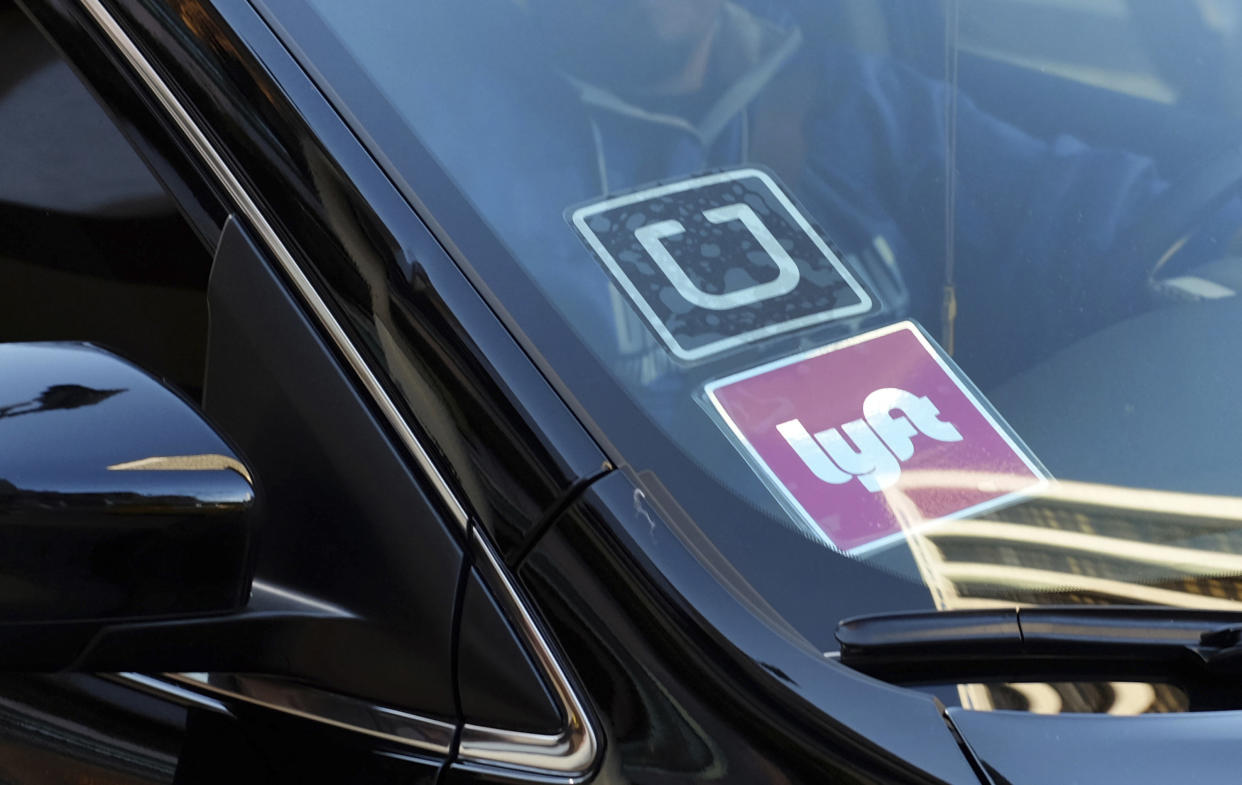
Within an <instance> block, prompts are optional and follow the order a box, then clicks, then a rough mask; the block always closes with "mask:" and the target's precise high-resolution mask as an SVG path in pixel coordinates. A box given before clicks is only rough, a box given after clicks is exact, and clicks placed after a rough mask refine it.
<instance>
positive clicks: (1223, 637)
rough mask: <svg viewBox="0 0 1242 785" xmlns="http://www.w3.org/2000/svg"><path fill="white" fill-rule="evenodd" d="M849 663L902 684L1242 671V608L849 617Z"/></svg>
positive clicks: (1197, 676)
mask: <svg viewBox="0 0 1242 785" xmlns="http://www.w3.org/2000/svg"><path fill="white" fill-rule="evenodd" d="M836 637H837V641H838V642H839V643H840V644H841V651H840V661H841V663H842V664H844V665H848V666H849V667H851V668H854V669H856V670H859V671H862V672H864V673H867V674H870V675H872V676H875V677H877V678H881V679H887V680H889V681H895V682H898V683H918V682H947V681H954V680H963V681H972V680H981V679H996V678H1006V679H1013V680H1023V679H1026V680H1030V679H1041V680H1042V679H1050V680H1057V681H1070V680H1073V679H1076V678H1084V677H1087V678H1090V677H1104V678H1107V679H1109V680H1117V679H1120V678H1123V677H1125V676H1137V677H1143V678H1150V677H1156V678H1168V679H1171V680H1192V681H1200V680H1203V679H1205V678H1207V679H1211V680H1218V679H1220V678H1222V677H1230V678H1232V677H1234V676H1242V613H1224V612H1219V611H1203V610H1189V609H1181V608H1163V607H1135V606H1090V605H1076V606H1057V607H1037V608H1011V609H997V610H949V611H929V612H925V611H916V612H907V613H889V614H877V615H872V616H859V617H856V618H852V619H846V620H845V621H842V622H841V623H840V624H839V625H838V626H837V633H836Z"/></svg>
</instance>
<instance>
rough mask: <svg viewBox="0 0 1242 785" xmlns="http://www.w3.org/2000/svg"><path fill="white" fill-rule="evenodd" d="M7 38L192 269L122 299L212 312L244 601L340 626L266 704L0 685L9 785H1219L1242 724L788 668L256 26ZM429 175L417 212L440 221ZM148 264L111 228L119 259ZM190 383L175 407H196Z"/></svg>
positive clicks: (262, 679) (813, 654)
mask: <svg viewBox="0 0 1242 785" xmlns="http://www.w3.org/2000/svg"><path fill="white" fill-rule="evenodd" d="M22 6H23V10H24V11H25V13H26V14H27V15H28V17H29V19H30V20H31V21H32V22H33V23H34V24H35V25H37V26H38V29H39V31H40V32H41V34H42V35H44V36H45V37H46V38H47V39H48V40H50V41H51V42H52V43H53V44H54V45H55V46H56V47H57V48H58V49H59V50H60V52H61V53H62V54H63V56H64V58H65V59H67V60H68V61H69V62H70V63H72V65H73V66H74V68H75V69H76V70H77V72H78V73H79V74H80V75H81V77H82V78H83V80H84V81H85V82H86V83H88V84H89V86H90V87H91V89H92V90H93V91H94V92H95V94H96V95H97V97H98V98H99V100H100V102H101V103H102V104H103V105H104V106H106V107H107V109H108V111H109V112H110V113H111V115H112V117H113V118H114V120H115V122H116V123H117V125H118V126H119V127H120V128H121V129H122V130H123V131H124V132H125V134H126V136H127V137H128V139H129V141H130V142H131V143H132V144H133V145H134V146H135V148H136V149H137V150H138V151H139V152H140V154H141V155H142V157H143V159H144V160H145V161H146V163H147V164H148V165H149V166H150V167H151V170H152V171H153V172H154V173H155V175H156V176H157V177H158V178H159V180H160V182H161V183H162V185H163V188H164V189H165V191H166V193H167V194H168V195H169V197H170V198H171V200H172V201H173V203H175V207H176V210H177V212H179V213H180V215H181V216H183V217H184V218H185V220H186V222H187V223H188V225H189V227H191V229H192V234H191V236H192V239H193V242H194V243H197V244H198V247H197V248H189V247H188V246H186V247H184V248H181V249H179V250H178V249H177V248H176V247H173V248H168V247H166V246H160V248H159V249H157V251H156V252H154V253H152V254H151V256H152V257H153V258H155V259H157V260H158V259H161V258H162V259H163V262H164V263H165V264H166V265H167V267H161V266H160V265H158V264H149V265H146V266H145V267H144V266H143V265H136V266H135V268H134V269H126V268H125V266H124V264H121V265H120V267H121V268H122V269H121V271H120V272H119V273H117V276H116V277H120V278H124V277H125V276H130V277H131V278H132V277H134V276H137V277H138V278H139V279H140V280H146V281H151V280H154V281H159V282H163V283H169V282H171V283H172V284H175V285H177V286H180V287H181V288H183V289H190V290H200V289H201V291H202V292H203V293H204V294H205V298H206V299H205V303H206V305H207V306H208V308H209V312H210V327H209V331H207V332H206V333H205V335H204V338H203V344H202V353H203V355H204V356H205V361H206V369H207V370H206V373H205V375H204V376H203V377H202V379H201V380H200V381H201V385H202V390H201V394H202V402H203V408H204V410H205V411H206V413H207V415H208V417H209V418H210V419H211V421H212V422H213V423H214V424H215V425H216V427H217V428H219V430H220V431H221V432H222V433H223V434H225V435H226V436H227V437H228V438H229V439H231V440H232V441H233V442H234V443H235V444H236V445H237V446H238V447H239V449H240V450H241V452H242V453H243V454H244V455H245V456H246V458H247V459H248V460H249V462H250V465H251V467H252V468H253V470H254V472H255V477H256V481H257V490H258V492H259V494H260V497H261V499H262V502H263V505H264V509H265V515H266V517H265V520H264V524H263V530H262V535H261V542H260V545H259V549H258V552H257V556H256V558H257V567H256V592H258V593H260V594H263V593H268V594H272V595H279V596H284V597H287V598H290V601H291V602H297V603H302V604H303V605H305V606H308V607H320V606H322V607H328V608H331V609H337V610H341V609H343V610H344V611H346V612H347V613H348V614H349V615H351V616H352V617H354V618H356V619H358V620H360V623H358V624H355V625H351V626H350V627H349V628H348V630H347V631H345V632H343V633H340V634H337V633H335V632H332V633H331V634H324V633H323V631H322V630H320V631H319V632H316V629H315V628H312V627H308V628H307V631H306V632H305V633H304V634H298V635H296V636H290V637H289V638H288V639H286V640H282V641H279V642H277V643H274V644H272V645H274V646H281V647H284V648H281V649H280V650H278V651H274V652H269V654H272V655H273V656H279V657H281V658H282V659H283V660H284V661H285V662H284V665H285V667H284V669H283V673H282V675H281V676H280V677H279V678H277V677H273V676H272V675H270V674H267V675H264V674H257V675H247V674H220V675H214V676H211V677H207V676H206V675H204V674H190V675H183V676H140V675H136V674H132V673H124V674H116V675H101V676H87V675H74V676H67V677H57V678H37V679H36V678H34V677H19V676H12V677H6V679H5V683H4V689H3V695H4V697H3V705H2V706H0V709H2V711H0V717H2V721H3V729H4V735H5V736H6V739H7V740H6V741H4V742H3V747H0V749H3V757H0V765H3V766H4V768H3V769H0V771H3V772H4V774H6V775H8V776H9V777H10V778H12V779H14V780H16V781H28V782H56V781H64V780H66V779H67V778H69V777H70V776H76V775H77V774H80V773H83V772H85V773H88V774H94V775H97V776H99V777H101V778H104V777H110V778H111V780H104V781H117V782H157V781H169V780H175V781H176V782H182V783H197V782H204V783H206V782H376V783H380V782H384V783H388V782H427V783H430V782H433V781H435V782H439V781H444V782H450V781H451V782H462V783H465V782H501V781H503V782H547V783H551V782H560V783H570V782H586V781H591V782H600V783H622V782H643V783H646V782H670V783H671V782H705V781H724V782H731V783H750V782H757V781H758V782H807V783H810V782H822V781H832V782H835V781H842V782H893V783H897V782H912V783H913V782H950V783H975V782H980V781H982V782H997V783H1000V782H1013V783H1043V782H1064V781H1069V780H1070V779H1072V778H1079V779H1083V780H1089V781H1102V780H1110V779H1116V780H1124V781H1128V782H1139V781H1150V782H1165V781H1169V780H1172V779H1175V778H1180V777H1184V776H1187V772H1190V771H1193V772H1194V776H1196V777H1199V778H1213V779H1215V778H1220V777H1227V776H1230V775H1231V774H1233V773H1234V772H1236V770H1237V764H1238V762H1239V760H1238V759H1239V754H1238V752H1236V745H1235V744H1233V743H1232V742H1231V741H1230V739H1231V738H1232V736H1233V735H1234V729H1235V728H1236V727H1237V726H1238V725H1239V724H1242V719H1240V718H1239V716H1238V715H1237V714H1234V713H1230V712H1220V713H1213V714H1204V715H1199V716H1197V717H1195V718H1194V719H1193V720H1190V719H1187V718H1185V717H1180V716H1177V715H1173V716H1171V717H1168V718H1110V717H1098V716H1091V717H1081V718H1061V717H1048V718H1045V717H1037V716H1033V715H1006V714H1003V713H998V714H982V713H974V712H969V711H963V710H958V709H953V710H948V711H946V710H945V709H944V707H943V706H941V705H940V704H939V703H938V702H937V701H936V700H935V699H934V698H933V697H931V696H930V695H926V694H923V693H917V692H913V691H909V690H905V689H899V688H895V687H891V686H889V685H886V684H883V683H881V682H878V681H875V680H872V679H870V678H867V677H865V676H863V675H861V674H859V673H856V672H854V671H851V670H849V669H847V668H845V667H842V666H840V665H839V664H838V663H836V662H833V661H831V659H829V658H825V657H824V656H823V654H822V653H821V652H819V651H816V650H814V649H813V648H809V647H799V646H797V645H795V643H793V642H792V636H788V635H786V631H785V630H783V629H782V628H781V625H780V622H779V620H777V619H774V618H773V617H771V616H767V615H765V608H764V606H763V603H762V600H761V598H758V597H755V596H750V595H748V594H747V593H746V591H745V589H744V587H741V586H739V585H738V584H737V583H735V582H734V581H733V580H732V579H733V576H731V575H730V574H729V573H728V570H727V565H725V564H724V563H723V562H722V561H720V560H716V559H713V554H712V552H711V546H710V544H709V543H708V542H707V540H706V538H704V537H701V536H699V535H697V534H696V528H695V525H694V523H693V522H692V521H688V520H682V519H681V518H679V516H678V512H677V509H676V507H675V505H673V504H670V503H669V501H670V500H664V499H651V498H648V497H647V495H646V494H645V493H644V492H642V491H640V490H639V489H638V488H637V486H636V484H635V483H634V477H633V474H632V471H631V469H630V468H629V467H627V466H625V465H624V463H623V462H622V461H621V460H620V456H617V455H615V454H614V451H613V450H612V449H611V447H610V446H609V444H608V443H607V441H606V439H605V437H604V435H603V434H602V433H600V432H599V431H598V429H596V428H595V427H594V426H593V425H592V423H591V422H590V419H589V417H588V416H587V415H586V413H585V412H582V411H575V409H574V407H573V406H572V405H570V404H569V403H567V400H568V399H569V396H567V395H564V394H563V390H562V389H561V387H560V383H559V381H558V380H557V379H556V377H555V375H554V374H552V372H551V371H550V369H549V368H547V367H546V366H545V365H544V364H543V363H542V362H541V360H539V359H538V357H537V355H536V354H535V353H534V352H533V351H532V350H531V349H530V347H528V346H527V345H526V344H525V342H524V339H523V337H522V336H521V335H520V334H516V333H515V332H514V331H512V330H511V329H510V326H509V320H508V319H507V318H506V314H505V312H504V310H503V306H502V304H501V302H500V300H499V299H498V298H497V297H495V296H494V293H491V292H488V291H486V290H484V289H483V287H482V285H481V283H480V282H478V281H475V280H472V279H471V277H470V276H469V275H468V274H467V273H466V272H463V271H464V270H469V269H470V267H469V265H468V264H467V263H466V262H467V260H463V259H460V258H456V251H455V249H456V247H457V246H456V244H455V243H454V241H453V238H452V237H450V236H448V235H447V234H446V233H445V232H444V231H443V230H442V229H441V228H440V227H441V225H442V220H441V219H438V217H437V216H436V215H430V214H427V213H426V212H425V211H424V210H423V209H422V207H421V202H420V200H419V199H418V198H417V194H408V193H403V192H402V191H401V190H400V189H398V187H397V186H395V185H394V183H393V182H392V181H391V180H390V179H389V178H388V177H387V176H386V175H385V174H384V171H383V169H382V168H381V167H380V166H379V165H378V164H377V163H376V161H375V160H374V159H373V158H372V157H371V155H370V154H369V153H368V151H367V149H366V147H365V146H364V145H363V144H362V142H360V141H359V139H358V138H357V137H356V136H355V134H354V133H353V132H352V131H351V130H350V126H349V125H348V124H347V122H346V120H345V119H343V118H342V117H341V115H340V114H338V112H337V111H336V109H334V107H333V105H332V103H331V102H330V101H329V99H328V98H327V97H325V95H324V94H323V93H322V92H321V91H320V89H319V88H318V87H317V86H316V82H315V79H314V75H313V74H310V73H308V72H307V71H306V70H305V69H304V68H303V66H302V65H301V64H300V62H299V59H298V57H297V56H296V53H294V52H291V51H290V50H289V49H288V48H286V46H285V45H284V44H283V43H282V41H281V39H280V38H279V37H278V35H277V34H276V32H274V31H273V29H272V28H271V27H270V26H269V24H268V22H267V21H265V19H264V18H263V16H262V15H261V14H260V13H259V12H258V11H257V10H256V9H255V7H253V6H252V5H251V4H249V3H247V2H245V0H217V2H199V1H198V0H174V2H169V3H164V2H153V1H151V2H148V1H147V0H114V1H107V0H42V1H40V0H23V2H22ZM413 154H419V151H414V153H413ZM423 154H424V155H425V153H423ZM426 169H427V172H428V177H427V178H426V179H425V180H424V181H423V182H421V183H420V184H419V188H421V189H425V191H427V192H430V191H433V190H436V189H441V190H445V189H446V188H447V185H446V183H445V182H443V181H441V180H437V178H436V176H435V175H434V167H432V166H427V167H426ZM460 209H461V210H466V209H467V208H466V206H465V205H464V204H462V205H461V206H460ZM143 231H145V229H144V228H143V226H142V225H138V224H135V225H134V229H133V231H132V232H130V233H128V236H127V232H126V231H125V227H123V226H122V228H121V231H120V232H119V233H118V234H119V236H120V239H119V240H118V239H114V240H113V241H112V242H113V243H114V245H113V254H114V256H115V257H116V258H118V259H122V260H123V259H125V258H127V248H126V247H125V242H127V241H128V242H133V243H137V244H141V242H143V240H142V235H141V232H143ZM498 252H499V250H498ZM173 253H184V256H185V259H186V262H185V265H184V268H183V269H178V264H179V259H177V258H171V257H169V256H168V254H173ZM161 254H164V256H161ZM198 257H202V258H204V259H209V261H210V264H209V265H203V264H201V263H195V262H193V261H191V260H192V259H193V258H198ZM57 263H62V264H63V262H53V263H51V264H52V266H55V265H56V264H57ZM96 272H97V271H96ZM208 276H209V277H208ZM147 318H148V317H147V316H145V315H144V314H142V313H137V312H131V313H111V314H108V315H107V320H109V321H115V320H121V321H126V320H132V321H133V322H134V323H135V324H137V325H142V324H144V323H145V320H146V319H147ZM549 318H556V317H549ZM54 321H55V320H54V319H52V318H50V317H49V318H47V319H46V320H44V322H43V323H39V322H37V321H36V322H35V323H34V324H33V326H28V327H25V328H23V329H24V330H25V332H20V333H17V334H9V335H5V336H3V337H4V339H5V340H44V339H63V338H70V337H76V338H81V339H92V338H93V336H91V335H77V336H68V335H60V334H53V333H54V332H55V331H54V330H51V328H48V327H47V326H46V325H47V324H52V323H54ZM142 329H143V328H142V327H140V326H139V327H136V328H135V332H137V333H141V332H142ZM40 331H43V332H40ZM117 348H119V349H122V350H123V349H124V348H125V347H123V346H122V347H117ZM175 353H176V352H175V351H174V352H168V353H167V354H166V355H161V354H159V353H158V352H154V353H153V354H152V355H151V358H155V359H154V360H152V359H151V358H136V359H139V360H140V361H144V364H147V365H150V364H151V363H153V362H157V361H158V358H159V357H162V356H165V357H166V356H171V355H172V354H175ZM152 370H156V371H157V372H161V373H163V374H164V375H166V376H169V377H174V378H175V373H174V372H170V371H169V370H168V369H165V368H153V369H152ZM183 386H184V387H186V388H187V389H189V390H190V391H191V392H198V391H197V390H196V389H195V380H194V379H191V380H190V381H188V382H186V383H184V385H183ZM860 569H861V568H860ZM875 603H876V605H877V607H880V608H882V607H902V599H901V598H900V597H892V598H877V599H876V600H875ZM843 608H844V604H843V607H842V609H837V608H824V609H823V613H824V614H825V615H826V616H830V617H832V618H838V617H840V616H841V615H842V612H841V611H842V610H843ZM738 641H743V642H744V644H743V645H739V644H738V643H736V642H738ZM211 643H212V641H210V640H204V641H203V645H205V646H209V645H211ZM118 667H121V668H124V666H123V664H121V663H119V662H118ZM32 718H33V719H32Z"/></svg>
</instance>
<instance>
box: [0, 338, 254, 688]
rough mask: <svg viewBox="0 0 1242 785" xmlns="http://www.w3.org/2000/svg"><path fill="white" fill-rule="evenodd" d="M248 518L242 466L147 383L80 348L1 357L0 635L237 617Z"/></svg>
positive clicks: (201, 423)
mask: <svg viewBox="0 0 1242 785" xmlns="http://www.w3.org/2000/svg"><path fill="white" fill-rule="evenodd" d="M255 506H256V499H255V492H254V489H253V486H252V484H251V479H250V472H249V471H248V469H247V468H246V466H245V464H244V463H243V462H242V461H241V459H240V458H239V457H238V456H237V454H236V453H235V452H234V451H233V449H232V448H230V447H229V446H228V444H227V443H226V442H225V441H224V440H223V439H222V438H221V437H220V436H219V435H218V434H217V433H216V432H215V431H214V430H213V429H212V428H211V426H209V425H208V424H207V423H206V421H205V420H204V419H203V418H202V416H201V415H200V414H199V413H198V412H197V410H196V409H195V408H194V406H193V405H191V404H190V403H189V402H187V401H186V400H184V399H183V398H182V397H181V396H180V395H178V394H177V393H175V392H173V391H172V390H170V389H169V388H167V387H165V386H164V385H163V384H162V383H161V382H159V381H158V380H156V379H154V378H152V377H151V376H149V375H148V374H146V373H145V372H143V371H142V370H140V369H138V368H136V367H135V366H133V365H131V364H130V363H128V362H126V361H125V360H122V359H121V358H119V357H117V356H116V355H114V354H111V353H109V352H107V351H105V350H103V349H100V348H98V347H96V346H92V345H90V344H81V343H44V344H37V343H31V344H0V624H3V625H14V624H17V625H19V626H31V625H44V626H45V627H46V628H47V632H48V634H49V636H51V637H49V639H48V640H49V641H51V640H52V639H53V638H55V635H53V632H54V630H53V628H56V627H59V626H60V625H56V624H48V623H49V622H64V623H70V622H73V624H69V625H68V626H66V627H65V628H64V629H65V630H66V631H67V630H68V629H69V628H71V627H72V628H74V629H78V630H83V629H86V628H88V627H90V626H92V625H101V624H105V623H109V622H119V621H127V622H135V621H142V620H156V619H165V620H166V619H170V618H174V619H175V618H179V617H202V616H205V615H211V614H222V613H229V612H233V611H237V610H239V609H241V608H243V607H244V606H245V605H246V603H247V601H248V599H249V596H250V583H251V575H252V566H253V565H252V562H253V559H252V554H251V539H252V534H253V531H252V530H253V528H254V525H255V519H256V510H255ZM70 637H71V638H75V639H76V638H77V637H78V636H76V635H71V636H70ZM27 640H29V639H27ZM29 642H30V644H31V647H30V650H29V651H28V654H30V655H31V656H33V657H34V661H32V662H28V663H27V664H28V665H29V666H31V667H32V669H35V666H37V664H38V663H37V661H38V657H39V655H38V654H37V652H38V650H39V649H40V648H41V646H40V645H39V643H38V642H37V641H33V640H29ZM52 659H57V658H55V657H53V658H52ZM61 664H63V663H61Z"/></svg>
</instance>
